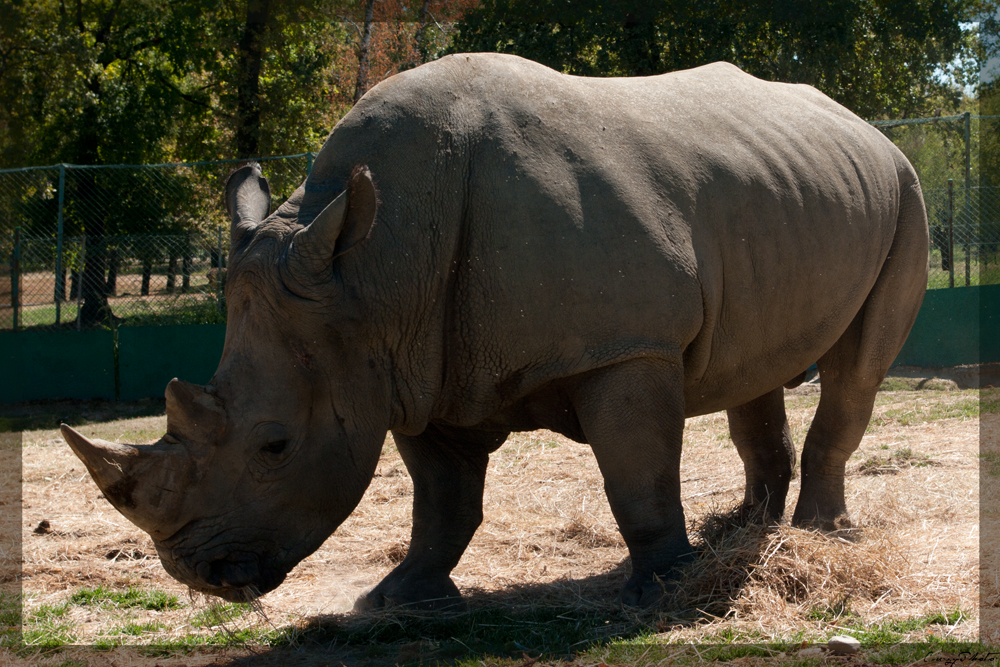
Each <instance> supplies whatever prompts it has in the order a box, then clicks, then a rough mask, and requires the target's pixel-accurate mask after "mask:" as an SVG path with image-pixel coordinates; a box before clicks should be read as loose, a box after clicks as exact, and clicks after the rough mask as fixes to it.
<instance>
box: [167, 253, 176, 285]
mask: <svg viewBox="0 0 1000 667" xmlns="http://www.w3.org/2000/svg"><path fill="white" fill-rule="evenodd" d="M176 285H177V258H176V257H174V255H173V254H171V255H170V262H169V263H168V264H167V294H173V293H174V287H176Z"/></svg>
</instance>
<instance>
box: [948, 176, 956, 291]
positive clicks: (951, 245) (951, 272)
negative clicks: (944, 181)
mask: <svg viewBox="0 0 1000 667" xmlns="http://www.w3.org/2000/svg"><path fill="white" fill-rule="evenodd" d="M954 228H955V184H954V183H953V182H952V180H951V179H950V178H949V179H948V287H954V286H955V229H954Z"/></svg>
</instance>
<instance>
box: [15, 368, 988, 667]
mask: <svg viewBox="0 0 1000 667" xmlns="http://www.w3.org/2000/svg"><path fill="white" fill-rule="evenodd" d="M911 384H912V383H911ZM929 386H932V387H936V389H927V388H926V386H925V388H924V389H923V390H901V391H884V392H882V393H881V394H880V395H879V399H878V402H877V404H876V408H875V413H874V415H873V419H872V425H871V427H870V428H869V432H868V434H867V435H866V436H865V437H864V440H863V441H862V443H861V447H860V449H859V450H858V451H857V452H856V453H855V454H854V456H853V457H852V459H851V461H850V463H849V465H848V477H847V483H846V487H847V503H848V508H849V509H850V511H851V514H852V519H853V522H854V525H855V530H853V531H851V532H849V533H845V534H843V535H839V536H838V535H833V536H829V535H821V534H818V533H812V532H808V531H801V530H797V529H793V528H791V527H790V526H788V525H787V523H786V524H784V525H782V526H780V527H778V528H777V529H776V530H772V531H770V532H767V533H766V534H763V533H758V534H757V535H758V539H757V541H756V542H754V543H753V544H751V545H749V546H748V543H747V542H746V541H744V542H742V543H738V544H735V546H734V543H731V542H726V541H725V540H724V539H723V540H721V541H719V542H716V543H715V546H713V545H712V544H711V543H709V544H708V547H707V548H706V547H705V546H704V544H702V542H704V541H705V540H703V541H702V542H699V540H697V539H695V540H694V541H695V544H696V546H698V545H699V544H702V546H701V551H702V552H704V553H705V554H708V553H709V552H714V551H719V553H716V554H715V555H714V557H713V556H712V555H711V554H709V555H708V556H706V557H705V558H702V559H700V560H699V562H698V563H696V565H695V566H693V567H692V569H691V570H690V571H689V572H688V573H687V575H686V577H685V583H684V585H683V586H681V587H680V591H679V592H678V593H676V594H675V600H674V603H675V606H676V608H678V609H679V608H684V609H698V610H699V611H701V612H703V613H702V615H701V620H700V621H699V622H697V623H677V624H672V623H671V622H669V614H668V615H667V616H665V617H664V618H666V619H667V620H666V621H663V622H660V624H659V625H658V626H657V630H658V632H657V633H656V635H657V638H658V639H660V640H662V641H679V642H698V641H703V640H706V639H710V638H712V637H717V636H719V633H720V632H721V631H731V632H735V633H746V636H752V637H755V638H757V639H758V640H759V641H768V640H778V639H782V638H787V637H789V636H793V635H795V636H806V637H807V636H810V635H811V634H813V635H823V636H825V634H824V633H826V634H829V632H832V630H831V628H833V629H834V630H835V629H836V628H837V627H838V623H844V622H846V621H845V619H847V618H850V619H853V620H852V622H855V623H856V622H864V623H867V624H878V623H880V622H884V621H886V620H887V619H908V618H919V617H926V616H927V615H928V614H935V613H941V614H944V615H946V616H948V617H949V618H951V621H952V622H949V623H947V624H938V625H933V626H926V627H923V626H922V627H920V628H919V630H915V631H914V633H911V635H908V636H907V639H909V640H921V639H926V638H927V636H928V634H931V635H934V636H935V637H938V638H942V639H944V638H949V639H959V640H965V641H975V640H976V639H977V638H978V636H979V581H980V562H979V539H980V535H979V526H980V524H979V498H980V477H979V458H980V418H979V404H980V393H979V392H978V391H968V390H967V391H961V390H958V389H957V388H956V387H955V386H954V384H953V383H950V384H949V383H946V382H945V383H941V382H939V383H938V384H931V385H929ZM987 391H988V390H987ZM818 392H819V389H818V387H815V386H811V385H804V386H803V387H800V388H798V389H796V390H791V391H787V392H786V404H787V411H788V419H789V423H790V425H791V428H792V432H793V437H794V439H795V441H796V443H797V445H798V447H799V449H800V450H801V443H802V441H803V439H804V437H805V432H806V429H807V427H808V425H809V423H810V421H811V418H812V415H813V413H814V412H815V409H816V404H817V402H818V398H819V393H818ZM985 393H986V391H984V395H985ZM994 400H995V399H994ZM995 417H996V415H989V417H988V418H985V419H984V421H983V428H984V429H992V431H991V432H994V433H995V432H996V430H997V426H998V425H997V423H996V420H995ZM989 420H993V421H989ZM164 427H165V417H163V416H162V415H154V416H141V417H133V418H126V419H115V420H111V421H101V422H94V423H91V424H88V425H86V426H81V427H79V428H80V430H81V431H82V432H83V433H84V434H85V435H88V436H96V437H101V438H105V439H108V440H115V441H120V442H131V443H135V442H152V441H154V440H155V439H156V438H157V437H159V435H161V434H162V432H163V430H164ZM998 454H1000V448H998ZM22 461H23V516H22V533H23V559H24V566H23V590H24V593H25V596H26V597H25V603H24V607H25V609H24V612H25V614H24V618H25V619H26V620H25V630H26V632H27V631H29V630H31V629H32V627H33V626H32V624H35V625H37V626H39V627H41V626H43V625H45V623H46V621H44V616H45V610H46V609H52V608H56V607H58V606H59V605H64V604H65V603H66V601H67V600H68V599H69V597H70V596H71V595H72V594H73V593H74V592H76V591H79V590H81V589H87V590H92V589H95V588H97V587H105V588H107V589H118V590H124V589H127V588H129V587H133V588H135V587H138V588H141V589H144V590H156V591H163V592H166V593H168V594H171V595H175V596H177V599H178V600H179V601H180V602H181V603H182V606H179V607H176V608H167V609H162V610H142V609H140V610H136V609H127V610H126V609H122V608H114V607H107V606H103V607H102V606H98V605H83V604H78V605H71V606H70V607H69V608H68V610H66V611H65V615H64V616H63V617H62V619H61V620H60V623H61V625H60V627H61V628H62V630H61V631H62V632H63V633H64V635H65V637H66V638H67V641H68V642H69V643H93V642H99V641H102V640H104V641H107V640H108V639H109V638H112V639H114V638H117V641H118V642H119V643H126V644H130V643H139V644H141V643H155V642H162V641H166V640H171V639H173V640H176V639H178V638H184V637H192V636H198V635H204V634H210V633H212V632H217V631H218V629H219V628H218V626H217V625H212V624H210V623H209V624H205V623H199V622H198V621H197V619H199V618H201V617H202V616H204V613H205V611H206V609H208V608H209V607H210V605H211V601H210V600H207V599H205V598H202V597H199V596H193V597H192V596H190V595H189V592H188V590H187V589H186V587H184V586H182V585H181V584H179V583H178V582H176V581H174V580H173V579H171V578H170V577H169V576H168V575H167V574H166V573H165V572H164V570H163V569H162V567H161V566H160V564H159V561H158V559H157V557H156V552H155V550H154V548H153V546H152V543H151V540H150V539H149V537H148V536H147V535H146V534H145V533H143V532H142V531H140V530H138V529H137V528H135V527H134V526H132V525H131V524H130V523H129V522H128V521H127V520H125V519H124V518H123V517H122V516H121V515H120V514H118V512H117V511H115V510H114V509H113V508H112V507H111V506H110V504H108V502H107V501H106V500H104V498H103V497H102V496H101V493H100V492H99V491H98V489H97V487H96V486H95V485H94V484H93V482H92V481H91V480H90V478H89V476H88V475H87V473H86V471H85V469H84V467H83V465H82V463H80V462H79V461H78V460H77V459H76V457H75V456H74V455H73V454H72V452H71V451H70V449H69V448H68V446H66V445H65V443H64V442H63V441H62V439H61V437H60V436H59V434H58V432H57V431H55V430H50V429H41V430H32V431H26V432H25V433H24V441H23V455H22ZM681 474H682V497H683V502H684V508H685V513H686V516H687V520H688V522H689V529H690V531H692V533H696V532H697V531H699V530H700V531H702V532H701V533H698V534H699V535H702V536H704V535H706V534H709V533H706V532H705V531H706V526H707V525H708V524H709V523H711V521H713V517H716V518H717V517H718V516H719V515H720V514H722V513H724V512H725V511H726V510H728V509H730V508H731V507H733V506H734V505H735V504H736V503H737V502H738V501H739V500H740V499H741V498H742V494H743V471H742V464H741V462H740V460H739V457H738V456H737V453H736V450H735V448H734V446H733V444H732V442H731V441H730V440H729V437H728V431H727V422H726V417H725V414H724V413H719V414H714V415H708V416H704V417H699V418H695V419H691V420H689V421H688V424H687V428H686V431H685V449H684V455H683V460H682V473H681ZM993 481H994V480H992V479H991V480H990V482H991V483H993ZM798 487H799V480H798V479H797V478H796V479H795V480H793V482H792V489H791V491H790V493H789V501H788V506H787V511H788V514H789V515H790V514H791V511H792V509H793V508H794V502H795V499H796V498H797V495H798ZM412 493H413V490H412V483H411V480H410V478H409V476H408V475H407V473H406V469H405V467H404V466H403V463H402V461H401V459H400V457H399V455H398V453H397V452H396V449H395V447H394V445H393V442H392V439H391V436H390V437H389V438H388V439H387V441H386V443H385V447H384V450H383V454H382V458H381V461H380V463H379V466H378V470H377V472H376V475H375V478H374V480H373V482H372V484H371V486H370V487H369V489H368V492H367V493H366V495H365V497H364V499H363V501H362V502H361V504H360V506H359V507H358V508H357V509H356V510H355V511H354V513H353V514H352V515H351V517H350V518H349V519H348V520H347V521H346V522H345V523H344V524H343V525H342V526H341V527H340V528H339V529H338V530H337V532H336V533H335V534H334V535H333V536H331V537H330V538H329V539H327V540H326V542H325V543H324V544H323V546H322V547H321V548H320V549H319V550H318V551H316V552H315V553H314V554H312V555H311V556H309V557H308V558H306V559H305V560H304V561H303V562H302V563H300V564H299V565H298V566H297V567H296V568H295V569H294V570H293V571H292V572H291V573H290V574H289V576H288V578H287V580H286V581H285V583H284V584H282V585H281V586H280V587H279V588H278V589H277V590H275V591H273V592H271V593H269V594H267V595H266V596H264V597H263V598H262V600H261V603H262V611H263V612H264V614H263V615H262V614H256V615H255V614H250V615H248V616H246V617H244V618H243V619H242V620H241V621H239V622H240V623H244V624H247V623H249V624H253V623H257V624H262V623H263V624H265V625H270V626H271V627H283V626H295V625H301V624H305V623H307V622H309V620H310V619H313V618H316V617H319V616H327V615H334V616H336V615H341V614H345V613H347V612H349V610H350V609H351V606H352V604H353V602H354V600H355V599H356V598H357V596H358V595H359V594H360V593H362V592H363V591H364V590H366V589H368V588H370V587H371V586H373V585H375V584H376V583H377V582H378V581H379V580H380V579H381V578H382V577H383V576H385V575H386V574H387V573H388V572H389V571H390V570H391V569H392V567H393V566H394V565H395V564H396V563H398V562H399V561H400V560H401V559H402V557H403V556H404V555H405V550H406V546H407V543H408V539H409V531H410V512H411V503H412ZM484 514H485V521H484V523H483V525H482V527H481V528H480V529H479V531H478V532H477V533H476V536H475V538H474V539H473V541H472V544H471V546H470V547H469V549H468V551H467V552H466V554H465V556H464V557H463V558H462V561H461V562H460V564H459V566H458V567H457V568H456V570H455V571H454V573H453V578H454V580H455V582H456V583H457V585H458V586H459V588H460V589H461V590H462V591H463V593H465V594H467V595H471V597H472V599H473V600H480V601H484V603H486V604H490V603H493V604H497V603H498V604H503V605H517V604H553V605H567V606H579V605H583V606H588V607H595V608H596V607H601V606H602V605H605V606H608V608H611V607H614V606H616V605H617V599H616V596H617V592H618V590H619V589H620V586H621V585H622V584H623V583H624V581H625V579H626V577H627V573H628V564H627V550H626V549H625V547H624V544H623V542H622V540H621V538H620V536H619V534H618V532H617V528H616V525H615V522H614V519H613V517H612V515H611V512H610V509H609V507H608V503H607V500H606V498H605V496H604V493H603V489H602V480H601V476H600V474H599V471H598V469H597V464H596V462H595V460H594V457H593V455H592V453H591V451H590V449H589V447H587V446H585V445H580V444H577V443H574V442H572V441H569V440H567V439H566V438H563V437H561V436H559V435H556V434H554V433H550V432H547V431H536V432H531V433H522V434H516V435H513V436H512V437H511V438H510V439H509V440H508V442H507V443H506V444H505V445H504V446H503V447H502V448H501V449H500V450H499V451H498V452H497V453H496V454H494V455H493V456H492V457H491V461H490V468H489V474H488V477H487V485H486V497H485V502H484ZM998 545H1000V542H998ZM723 549H730V551H726V552H723V551H722V550H723ZM998 552H1000V549H998ZM986 565H987V564H984V567H985V566H986ZM992 571H993V572H995V571H996V570H992ZM998 581H1000V580H998ZM796 582H798V583H796ZM988 588H990V587H989V586H986V587H985V588H984V591H985V592H984V595H985V596H986V597H989V595H990V592H989V591H988V590H986V589H988ZM991 590H992V591H993V593H992V595H993V598H992V600H993V601H994V603H993V604H994V606H1000V602H997V601H998V600H1000V583H998V584H997V585H996V586H995V587H993V588H992V589H991ZM32 619H34V620H32ZM265 619H266V620H265ZM838 619H839V620H838ZM127 624H132V625H133V626H134V625H135V624H140V625H141V624H146V627H147V630H145V631H142V632H139V633H133V632H132V631H131V630H129V629H128V628H127V627H126V626H127ZM985 629H986V628H985V627H984V630H985ZM796 633H797V634H796ZM125 634H127V635H129V636H128V637H126V638H125V641H122V637H123V635H125ZM25 636H26V637H31V636H42V637H44V633H40V632H36V633H35V635H30V634H26V635H25ZM998 637H1000V634H998ZM164 664H166V663H164ZM178 664H180V663H178ZM185 664H189V665H193V664H200V663H198V661H196V660H193V659H189V660H187V661H186V662H185Z"/></svg>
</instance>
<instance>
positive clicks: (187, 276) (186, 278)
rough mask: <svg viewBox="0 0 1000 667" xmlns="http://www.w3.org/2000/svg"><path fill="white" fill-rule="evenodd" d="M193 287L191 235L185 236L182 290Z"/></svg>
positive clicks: (182, 261) (185, 290)
mask: <svg viewBox="0 0 1000 667" xmlns="http://www.w3.org/2000/svg"><path fill="white" fill-rule="evenodd" d="M190 289H191V235H190V234H189V235H187V236H185V237H184V259H183V260H181V292H183V293H185V294H187V292H188V291H189V290H190Z"/></svg>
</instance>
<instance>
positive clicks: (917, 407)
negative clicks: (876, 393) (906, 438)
mask: <svg viewBox="0 0 1000 667" xmlns="http://www.w3.org/2000/svg"><path fill="white" fill-rule="evenodd" d="M955 393H957V392H952V395H954V394H955ZM969 393H971V392H969ZM887 399H888V400H887ZM891 399H892V397H891V396H881V397H880V399H877V400H876V402H875V404H876V405H887V404H890V405H894V404H896V403H898V402H899V401H898V398H897V399H896V400H895V401H893V400H891ZM936 399H938V397H931V396H928V397H921V398H920V400H919V401H909V400H907V401H905V402H904V403H903V404H901V405H897V406H895V407H890V408H888V409H886V410H885V411H883V412H881V413H880V414H877V415H874V416H873V417H872V419H871V422H870V423H869V424H868V429H867V430H866V433H874V432H875V431H877V430H878V429H879V428H882V427H884V426H888V425H890V424H896V425H899V426H912V425H913V424H923V423H927V422H932V421H938V420H941V419H978V418H979V397H978V396H976V395H974V394H973V395H966V396H963V397H961V398H959V399H958V400H936Z"/></svg>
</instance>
